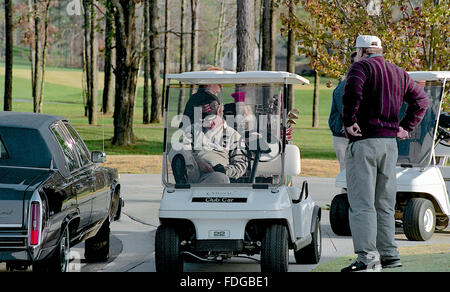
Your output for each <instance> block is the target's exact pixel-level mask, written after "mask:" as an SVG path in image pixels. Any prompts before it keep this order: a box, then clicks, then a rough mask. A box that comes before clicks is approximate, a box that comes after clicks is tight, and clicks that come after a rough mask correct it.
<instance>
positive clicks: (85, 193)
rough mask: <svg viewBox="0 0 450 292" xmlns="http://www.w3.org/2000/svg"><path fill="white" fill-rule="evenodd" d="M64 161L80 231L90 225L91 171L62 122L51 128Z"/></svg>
mask: <svg viewBox="0 0 450 292" xmlns="http://www.w3.org/2000/svg"><path fill="white" fill-rule="evenodd" d="M52 132H53V133H54V134H55V136H56V138H57V140H58V142H59V144H60V146H61V148H62V151H63V153H64V156H65V159H66V165H67V168H68V171H69V172H70V176H69V177H68V178H67V181H68V184H70V186H71V191H72V195H73V196H75V197H76V198H77V204H78V210H79V212H80V226H79V227H80V229H83V228H85V227H87V226H89V224H90V223H91V213H92V199H93V197H92V196H93V179H92V170H89V169H86V167H85V166H84V165H83V164H82V159H81V158H80V157H79V154H78V152H77V150H76V148H75V143H74V141H73V139H72V137H71V136H70V134H69V132H68V131H67V129H66V127H65V126H64V124H63V123H62V122H58V123H56V124H55V125H54V126H53V127H52Z"/></svg>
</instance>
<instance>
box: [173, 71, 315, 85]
mask: <svg viewBox="0 0 450 292" xmlns="http://www.w3.org/2000/svg"><path fill="white" fill-rule="evenodd" d="M167 78H169V79H175V80H177V81H180V82H183V83H190V84H202V85H204V84H264V83H283V84H284V83H287V84H292V85H295V84H301V85H304V84H309V80H308V79H306V78H303V77H301V76H299V75H297V74H293V73H288V72H275V71H248V72H239V73H236V72H232V71H196V72H186V73H181V74H169V75H167Z"/></svg>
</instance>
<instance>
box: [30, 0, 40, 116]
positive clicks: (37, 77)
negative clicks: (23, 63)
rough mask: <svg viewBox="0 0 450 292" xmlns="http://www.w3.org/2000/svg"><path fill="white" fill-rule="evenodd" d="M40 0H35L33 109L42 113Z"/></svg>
mask: <svg viewBox="0 0 450 292" xmlns="http://www.w3.org/2000/svg"><path fill="white" fill-rule="evenodd" d="M39 3H40V1H39V0H34V11H33V12H34V37H35V47H34V49H35V59H34V62H35V63H34V64H35V65H34V68H35V69H34V84H33V85H34V86H33V90H32V93H33V111H34V112H35V113H40V100H39V98H40V96H41V85H42V65H41V64H42V60H41V58H42V42H41V15H40V8H39Z"/></svg>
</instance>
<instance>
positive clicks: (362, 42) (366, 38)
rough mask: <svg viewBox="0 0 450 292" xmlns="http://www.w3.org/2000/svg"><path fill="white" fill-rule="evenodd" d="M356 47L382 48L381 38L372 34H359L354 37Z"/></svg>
mask: <svg viewBox="0 0 450 292" xmlns="http://www.w3.org/2000/svg"><path fill="white" fill-rule="evenodd" d="M355 47H356V48H377V49H382V48H383V47H382V46H381V40H380V39H379V38H378V37H376V36H373V35H360V36H359V37H358V38H357V39H356V46H355Z"/></svg>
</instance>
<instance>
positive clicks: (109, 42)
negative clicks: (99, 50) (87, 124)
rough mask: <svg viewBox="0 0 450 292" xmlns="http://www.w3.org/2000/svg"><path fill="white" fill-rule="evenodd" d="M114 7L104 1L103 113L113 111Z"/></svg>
mask: <svg viewBox="0 0 450 292" xmlns="http://www.w3.org/2000/svg"><path fill="white" fill-rule="evenodd" d="M114 59H115V49H114V8H113V6H112V4H111V2H110V1H106V14H105V82H104V88H103V98H102V110H103V113H104V114H109V113H112V112H113V111H114V74H113V61H114Z"/></svg>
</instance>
